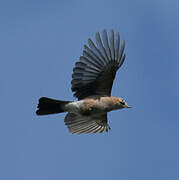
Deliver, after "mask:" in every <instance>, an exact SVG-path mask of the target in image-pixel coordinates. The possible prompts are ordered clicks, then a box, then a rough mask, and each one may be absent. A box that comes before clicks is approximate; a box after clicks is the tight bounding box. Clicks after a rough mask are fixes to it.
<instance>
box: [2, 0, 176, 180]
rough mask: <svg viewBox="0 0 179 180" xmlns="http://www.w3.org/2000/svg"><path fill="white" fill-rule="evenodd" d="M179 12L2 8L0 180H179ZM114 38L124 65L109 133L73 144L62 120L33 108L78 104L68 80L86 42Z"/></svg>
mask: <svg viewBox="0 0 179 180" xmlns="http://www.w3.org/2000/svg"><path fill="white" fill-rule="evenodd" d="M178 7H179V2H178V1H177V0H150V1H143V0H135V1H130V0H125V1H121V0H118V1H117V0H116V1H115V0H110V1H107V0H103V1H102V0H99V1H96V0H90V1H89V0H88V1H86V0H83V1H82V0H76V1H72V0H71V1H63V0H62V1H55V0H54V1H46V0H43V1H42V0H37V1H35V0H31V1H22V0H21V1H20V0H17V1H10V0H6V1H1V2H0V24H1V31H0V32H1V33H0V49H1V53H0V99H1V100H0V108H1V121H0V122H1V126H0V142H1V148H0V159H1V161H0V169H1V173H0V179H3V180H10V179H17V180H32V179H33V180H39V179H43V180H57V179H58V180H59V179H67V180H75V179H86V180H91V179H103V180H108V179H112V180H115V179H116V180H118V179H122V180H131V179H132V180H151V179H152V180H160V179H161V180H170V179H172V180H178V179H179V171H178V169H179V153H178V152H179V143H178V139H179V118H178V117H179V110H178V102H179V93H178V92H179V80H178V77H179V71H178V69H179V51H178V42H179V35H178V32H179V23H178V17H179V11H178ZM104 28H106V29H107V30H110V29H112V28H113V29H114V30H115V31H118V30H119V31H120V34H121V39H125V41H126V49H125V52H126V60H125V62H124V64H123V66H122V68H121V69H120V71H119V72H118V73H117V76H116V79H115V82H114V86H113V91H112V94H113V96H119V97H123V98H124V99H125V100H126V102H127V103H128V104H129V105H131V106H133V108H132V109H124V110H121V111H115V112H111V113H109V124H110V126H111V129H112V130H111V131H110V132H109V133H105V134H95V135H80V136H78V135H71V134H69V133H68V130H67V128H66V127H65V125H64V122H63V118H64V116H65V114H58V115H53V116H44V117H37V116H36V114H35V110H36V106H37V101H38V98H39V97H41V96H47V97H52V98H57V99H64V100H75V98H74V97H73V95H72V93H71V86H70V85H71V84H70V81H71V74H72V68H73V67H74V63H75V61H77V60H78V58H79V56H80V55H81V54H82V48H83V45H84V44H86V43H87V39H88V38H89V37H91V38H92V39H94V36H95V33H96V32H97V31H100V32H101V31H102V30H103V29H104Z"/></svg>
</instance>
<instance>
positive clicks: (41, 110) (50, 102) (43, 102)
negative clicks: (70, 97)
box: [36, 97, 70, 115]
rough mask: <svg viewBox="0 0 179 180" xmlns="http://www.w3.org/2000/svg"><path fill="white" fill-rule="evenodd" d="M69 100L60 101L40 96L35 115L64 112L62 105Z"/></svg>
mask: <svg viewBox="0 0 179 180" xmlns="http://www.w3.org/2000/svg"><path fill="white" fill-rule="evenodd" d="M69 102H70V101H60V100H55V99H50V98H46V97H41V98H40V99H39V104H38V106H37V108H38V110H37V111H36V114H37V115H48V114H56V113H61V112H65V111H64V106H65V105H66V104H68V103H69Z"/></svg>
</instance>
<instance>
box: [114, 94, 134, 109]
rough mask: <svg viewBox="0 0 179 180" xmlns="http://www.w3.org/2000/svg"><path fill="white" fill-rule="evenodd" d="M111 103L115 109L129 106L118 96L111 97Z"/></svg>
mask: <svg viewBox="0 0 179 180" xmlns="http://www.w3.org/2000/svg"><path fill="white" fill-rule="evenodd" d="M112 100H113V103H114V105H115V107H116V109H122V108H131V106H129V105H128V104H127V103H126V102H125V101H124V100H123V99H122V98H120V97H112Z"/></svg>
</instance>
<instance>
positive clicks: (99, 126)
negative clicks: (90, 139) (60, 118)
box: [64, 113, 110, 134]
mask: <svg viewBox="0 0 179 180" xmlns="http://www.w3.org/2000/svg"><path fill="white" fill-rule="evenodd" d="M64 121H65V124H66V125H67V127H68V129H69V131H70V132H71V133H73V134H82V133H102V132H105V131H106V132H107V131H108V130H109V129H110V127H109V125H108V124H107V113H104V114H100V115H95V116H83V115H80V114H75V113H68V114H67V115H66V117H65V120H64Z"/></svg>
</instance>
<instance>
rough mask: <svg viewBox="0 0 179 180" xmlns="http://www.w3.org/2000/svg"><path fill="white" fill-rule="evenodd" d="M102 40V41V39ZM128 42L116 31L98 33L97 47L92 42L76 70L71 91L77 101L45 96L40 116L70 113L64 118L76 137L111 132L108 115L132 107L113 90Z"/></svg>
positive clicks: (39, 112)
mask: <svg viewBox="0 0 179 180" xmlns="http://www.w3.org/2000/svg"><path fill="white" fill-rule="evenodd" d="M101 37H102V38H101ZM124 47H125V41H124V40H123V41H121V42H120V35H119V32H117V33H116V34H115V33H114V31H113V30H111V31H110V35H109V36H108V34H107V31H106V30H104V31H103V32H102V36H100V34H99V32H97V33H96V45H95V43H94V42H93V41H92V40H91V39H88V46H87V45H84V49H83V55H82V56H81V57H80V59H79V61H78V62H76V64H75V67H74V68H73V74H72V81H71V85H72V86H71V89H72V92H74V96H75V97H76V98H78V100H77V101H62V100H55V99H51V98H47V97H41V98H40V99H39V103H38V106H37V108H38V110H37V111H36V114H37V115H48V114H56V113H62V112H67V115H66V117H65V119H64V122H65V124H66V125H67V127H68V129H69V132H71V133H73V134H81V133H97V132H100V133H101V132H107V131H109V129H110V127H109V125H108V120H107V113H108V112H110V111H112V110H117V109H122V108H130V106H129V105H128V104H127V103H126V102H125V101H124V100H123V99H122V98H120V97H112V96H111V89H112V85H113V81H114V78H115V75H116V72H117V70H118V69H119V68H120V67H121V66H122V64H123V62H124V59H125V53H124Z"/></svg>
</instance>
